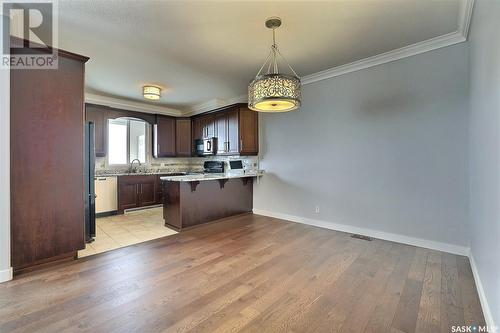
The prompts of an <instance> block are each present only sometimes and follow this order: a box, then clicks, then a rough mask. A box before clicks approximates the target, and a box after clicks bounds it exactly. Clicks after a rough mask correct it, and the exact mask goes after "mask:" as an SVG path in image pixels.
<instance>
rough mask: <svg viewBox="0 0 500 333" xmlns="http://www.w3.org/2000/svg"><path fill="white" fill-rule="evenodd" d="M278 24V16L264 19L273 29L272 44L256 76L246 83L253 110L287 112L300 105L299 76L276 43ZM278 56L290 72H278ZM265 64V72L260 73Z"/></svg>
mask: <svg viewBox="0 0 500 333" xmlns="http://www.w3.org/2000/svg"><path fill="white" fill-rule="evenodd" d="M280 26H281V19H280V18H279V17H271V18H268V19H267V20H266V27H267V28H269V29H272V30H273V45H271V51H270V52H269V55H268V56H267V58H266V61H265V62H264V64H263V65H262V67H261V68H260V70H259V72H258V73H257V76H256V77H255V79H254V80H253V81H252V82H251V83H250V84H249V85H248V107H249V108H250V109H252V110H254V111H261V112H287V111H293V110H297V109H298V108H299V107H300V98H301V97H300V78H299V76H298V75H297V73H296V72H295V71H294V70H293V68H292V66H290V64H289V63H288V62H287V61H286V59H285V57H283V55H282V54H281V52H280V51H279V49H278V45H277V44H276V31H275V30H276V29H277V28H279V27H280ZM278 56H280V57H281V59H282V60H283V61H284V62H285V63H286V65H287V66H288V68H289V69H290V70H291V72H292V74H282V73H280V72H279V68H278ZM266 65H267V73H266V74H261V73H262V70H263V69H264V68H265V67H266Z"/></svg>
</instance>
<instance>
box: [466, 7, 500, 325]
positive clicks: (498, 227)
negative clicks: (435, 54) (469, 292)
mask: <svg viewBox="0 0 500 333" xmlns="http://www.w3.org/2000/svg"><path fill="white" fill-rule="evenodd" d="M499 32H500V1H496V0H494V1H490V0H486V1H484V0H481V1H476V4H475V6H474V14H473V16H472V26H471V30H470V36H469V37H470V43H471V46H470V70H471V114H470V148H471V158H470V195H471V200H470V223H471V226H470V230H471V234H470V239H471V253H472V256H473V257H474V260H475V261H476V265H477V270H478V272H479V276H480V277H481V282H482V284H483V288H484V291H485V295H486V297H487V298H488V303H489V306H490V310H491V315H492V317H493V319H494V321H495V322H496V324H497V325H500V158H499V157H500V40H499V35H498V34H499Z"/></svg>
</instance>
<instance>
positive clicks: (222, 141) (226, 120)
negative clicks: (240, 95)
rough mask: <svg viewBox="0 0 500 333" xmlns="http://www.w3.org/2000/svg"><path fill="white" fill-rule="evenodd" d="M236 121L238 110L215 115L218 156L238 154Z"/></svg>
mask: <svg viewBox="0 0 500 333" xmlns="http://www.w3.org/2000/svg"><path fill="white" fill-rule="evenodd" d="M238 119H239V118H238V108H235V109H232V110H229V111H223V112H218V113H216V114H215V124H216V128H215V129H216V133H215V135H216V137H217V144H218V147H217V148H218V149H217V154H218V155H237V154H238V153H239V137H238V130H239V128H238V126H239V123H238Z"/></svg>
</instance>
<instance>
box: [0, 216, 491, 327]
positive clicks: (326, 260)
mask: <svg viewBox="0 0 500 333" xmlns="http://www.w3.org/2000/svg"><path fill="white" fill-rule="evenodd" d="M469 324H479V325H484V318H483V314H482V311H481V307H480V304H479V299H478V296H477V292H476V287H475V285H474V280H473V277H472V272H471V269H470V265H469V261H468V259H467V258H466V257H462V256H456V255H451V254H447V253H442V252H438V251H432V250H427V249H423V248H417V247H413V246H407V245H402V244H398V243H392V242H387V241H382V240H377V239H374V240H373V241H364V240H359V239H355V238H352V237H350V235H349V234H345V233H341V232H335V231H331V230H326V229H320V228H316V227H311V226H307V225H301V224H297V223H291V222H286V221H283V220H278V219H272V218H268V217H263V216H258V215H244V216H239V217H236V218H232V219H229V220H225V221H222V222H218V223H214V224H210V225H205V226H203V227H200V228H197V229H192V230H189V231H185V232H182V233H180V234H176V235H172V236H169V237H166V238H162V239H157V240H153V241H150V242H147V243H142V244H137V245H133V246H130V247H126V248H122V249H118V250H114V251H111V252H106V253H102V254H98V255H95V256H91V257H85V258H82V259H79V260H78V261H76V262H73V263H68V264H64V265H61V266H58V267H53V268H51V269H48V270H46V271H43V272H38V273H31V274H28V275H25V276H20V277H19V278H17V279H16V280H14V281H11V282H7V283H4V284H0V332H2V333H5V332H450V331H451V326H450V325H469Z"/></svg>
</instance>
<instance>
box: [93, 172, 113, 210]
mask: <svg viewBox="0 0 500 333" xmlns="http://www.w3.org/2000/svg"><path fill="white" fill-rule="evenodd" d="M94 180H95V182H94V184H95V195H96V198H95V212H96V214H101V216H102V215H103V214H105V213H108V214H109V213H111V214H112V213H116V211H117V210H118V187H117V177H113V176H111V177H107V176H106V177H95V178H94Z"/></svg>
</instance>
